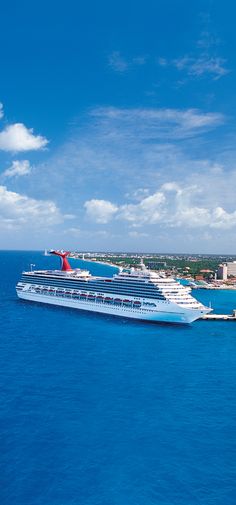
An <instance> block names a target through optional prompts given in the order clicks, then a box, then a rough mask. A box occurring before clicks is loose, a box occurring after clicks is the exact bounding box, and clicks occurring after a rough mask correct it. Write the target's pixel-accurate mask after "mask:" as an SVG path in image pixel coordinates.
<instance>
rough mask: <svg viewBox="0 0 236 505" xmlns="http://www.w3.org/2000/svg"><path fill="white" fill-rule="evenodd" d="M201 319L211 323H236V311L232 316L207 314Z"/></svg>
mask: <svg viewBox="0 0 236 505" xmlns="http://www.w3.org/2000/svg"><path fill="white" fill-rule="evenodd" d="M201 319H205V320H208V321H209V320H210V321H236V309H235V310H233V313H232V314H205V315H204V316H202V317H201Z"/></svg>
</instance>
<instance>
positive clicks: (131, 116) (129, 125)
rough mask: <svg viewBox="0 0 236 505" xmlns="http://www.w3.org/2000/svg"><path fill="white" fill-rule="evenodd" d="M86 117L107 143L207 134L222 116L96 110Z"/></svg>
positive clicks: (189, 111)
mask: <svg viewBox="0 0 236 505" xmlns="http://www.w3.org/2000/svg"><path fill="white" fill-rule="evenodd" d="M90 115H91V116H92V117H93V118H94V120H97V122H98V124H99V125H100V126H102V127H103V131H104V135H106V137H107V138H109V140H110V141H112V140H113V141H114V140H116V141H117V140H121V139H122V136H125V137H126V139H128V141H130V139H131V138H135V139H136V140H137V139H140V140H141V139H142V141H147V140H149V141H152V142H154V141H157V140H160V139H166V138H171V139H182V138H187V137H189V136H193V135H197V134H199V133H203V132H205V131H208V130H210V129H211V128H214V127H216V126H218V125H220V124H222V123H223V122H224V120H225V118H224V116H223V114H220V113H216V112H202V111H200V110H199V109H182V110H181V109H161V108H160V109H158V108H155V109H154V108H139V109H125V108H124V109H120V108H117V107H106V108H96V109H94V110H93V111H91V113H90Z"/></svg>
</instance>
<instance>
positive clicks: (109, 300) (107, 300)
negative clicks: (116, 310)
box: [105, 296, 113, 302]
mask: <svg viewBox="0 0 236 505" xmlns="http://www.w3.org/2000/svg"><path fill="white" fill-rule="evenodd" d="M112 301H113V298H110V296H106V298H105V302H112Z"/></svg>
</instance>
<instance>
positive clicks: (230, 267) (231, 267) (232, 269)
mask: <svg viewBox="0 0 236 505" xmlns="http://www.w3.org/2000/svg"><path fill="white" fill-rule="evenodd" d="M227 274H228V277H231V276H232V277H236V261H230V262H228V263H227Z"/></svg>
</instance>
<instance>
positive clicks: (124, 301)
mask: <svg viewBox="0 0 236 505" xmlns="http://www.w3.org/2000/svg"><path fill="white" fill-rule="evenodd" d="M123 303H126V304H127V305H128V304H130V303H132V302H131V300H123Z"/></svg>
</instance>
